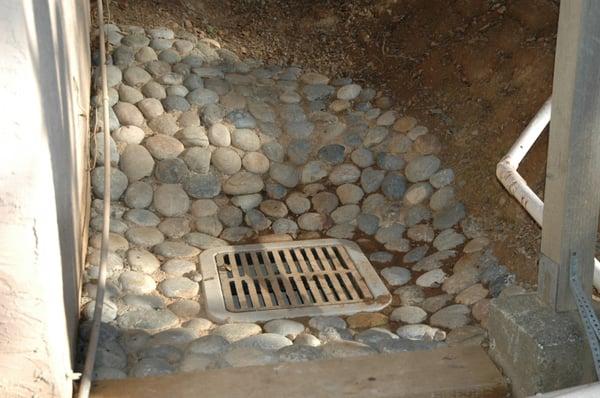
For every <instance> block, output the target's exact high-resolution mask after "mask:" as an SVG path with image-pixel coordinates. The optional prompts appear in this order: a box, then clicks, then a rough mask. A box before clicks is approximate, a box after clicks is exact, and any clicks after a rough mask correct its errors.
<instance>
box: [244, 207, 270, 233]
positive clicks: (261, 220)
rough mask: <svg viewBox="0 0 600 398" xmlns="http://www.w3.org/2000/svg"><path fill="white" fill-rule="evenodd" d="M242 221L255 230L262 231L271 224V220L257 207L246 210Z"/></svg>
mask: <svg viewBox="0 0 600 398" xmlns="http://www.w3.org/2000/svg"><path fill="white" fill-rule="evenodd" d="M244 221H245V222H246V224H247V225H248V226H249V227H251V228H253V229H254V230H255V231H263V230H265V229H267V228H269V227H270V226H271V220H269V219H268V218H267V217H265V215H264V214H263V213H262V212H261V211H260V210H257V209H250V210H248V211H247V212H246V216H245V217H244Z"/></svg>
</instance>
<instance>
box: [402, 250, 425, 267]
mask: <svg viewBox="0 0 600 398" xmlns="http://www.w3.org/2000/svg"><path fill="white" fill-rule="evenodd" d="M427 251H429V246H417V247H415V248H413V249H411V250H410V251H409V252H408V253H406V254H405V255H404V257H402V261H403V262H404V263H407V264H411V263H416V262H419V261H421V260H422V259H423V257H425V255H426V254H427Z"/></svg>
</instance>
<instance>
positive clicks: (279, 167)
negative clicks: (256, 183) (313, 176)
mask: <svg viewBox="0 0 600 398" xmlns="http://www.w3.org/2000/svg"><path fill="white" fill-rule="evenodd" d="M269 175H270V176H271V178H272V179H273V180H275V181H276V182H278V183H280V184H281V185H283V186H284V187H287V188H294V187H295V186H296V185H298V183H299V180H300V175H299V173H298V170H296V168H295V167H293V166H290V165H288V164H285V163H272V164H271V169H270V171H269ZM259 178H260V177H259ZM261 189H262V188H261Z"/></svg>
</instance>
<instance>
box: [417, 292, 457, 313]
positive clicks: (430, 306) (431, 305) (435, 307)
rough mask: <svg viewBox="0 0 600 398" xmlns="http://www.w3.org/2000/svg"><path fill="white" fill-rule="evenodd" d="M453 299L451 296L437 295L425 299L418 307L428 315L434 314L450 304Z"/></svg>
mask: <svg viewBox="0 0 600 398" xmlns="http://www.w3.org/2000/svg"><path fill="white" fill-rule="evenodd" d="M453 299H454V296H452V295H451V294H439V295H437V296H431V297H428V298H426V299H425V300H424V301H423V302H422V303H421V304H420V305H419V306H420V307H421V308H423V309H424V310H425V311H427V312H429V313H434V312H437V311H439V310H440V309H442V308H443V307H445V306H447V305H448V304H450V302H452V300H453Z"/></svg>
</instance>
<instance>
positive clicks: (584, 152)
mask: <svg viewBox="0 0 600 398" xmlns="http://www.w3.org/2000/svg"><path fill="white" fill-rule="evenodd" d="M552 98H553V99H552V120H551V122H550V142H549V147H548V161H547V169H546V188H545V194H544V225H543V228H542V247H541V256H540V264H539V274H538V286H539V287H538V293H539V295H540V297H541V299H542V300H543V301H544V302H545V303H547V304H548V305H549V306H551V307H552V308H553V309H554V310H555V311H569V310H573V309H575V308H576V306H575V301H574V300H573V296H572V294H571V292H570V289H569V263H570V260H571V255H572V254H573V253H575V256H576V257H577V261H578V263H579V264H580V265H581V275H582V278H583V284H584V290H585V292H586V294H588V295H590V296H591V291H592V276H593V268H594V252H595V244H596V233H597V229H598V211H599V210H600V1H598V0H569V1H562V2H561V5H560V18H559V22H558V39H557V45H556V59H555V66H554V86H553V93H552Z"/></svg>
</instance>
